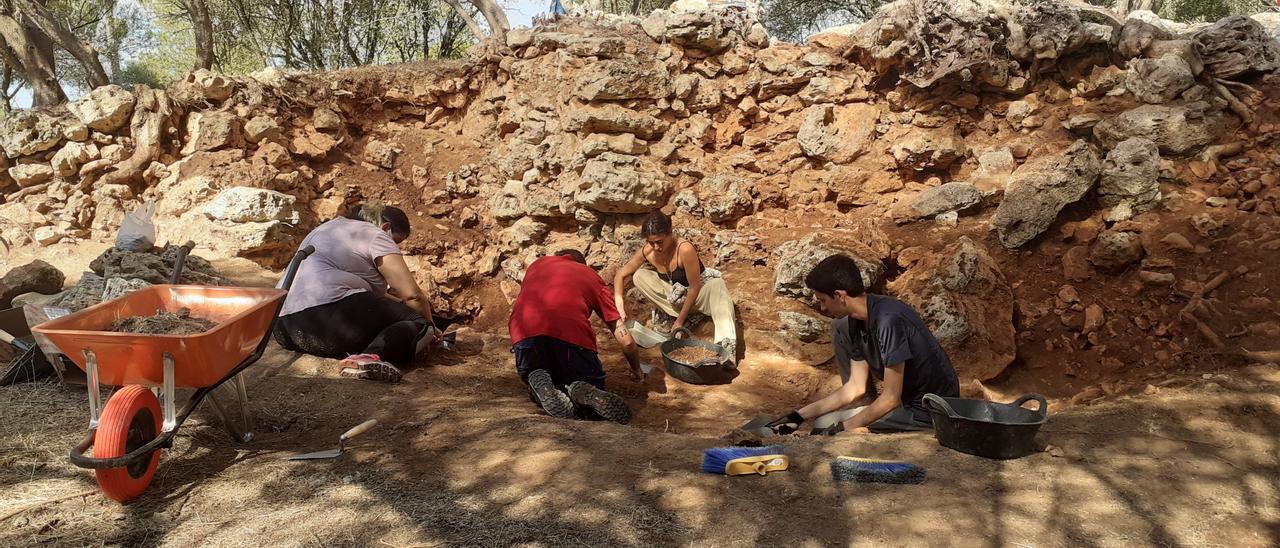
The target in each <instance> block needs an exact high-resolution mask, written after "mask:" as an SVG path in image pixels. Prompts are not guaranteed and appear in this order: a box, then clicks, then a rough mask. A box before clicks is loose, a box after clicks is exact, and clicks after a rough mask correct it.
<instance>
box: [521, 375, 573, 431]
mask: <svg viewBox="0 0 1280 548" xmlns="http://www.w3.org/2000/svg"><path fill="white" fill-rule="evenodd" d="M526 380H527V381H528V382H529V391H530V392H533V399H534V400H535V401H537V402H538V405H540V406H542V410H543V411H546V412H547V414H548V415H551V416H553V417H555V418H557V419H572V418H573V415H574V413H573V402H571V401H569V396H566V395H565V394H564V392H561V391H560V390H559V389H557V388H556V385H555V383H553V382H551V374H550V373H547V371H546V370H545V369H535V370H533V372H532V373H529V376H528V378H527V379H526Z"/></svg>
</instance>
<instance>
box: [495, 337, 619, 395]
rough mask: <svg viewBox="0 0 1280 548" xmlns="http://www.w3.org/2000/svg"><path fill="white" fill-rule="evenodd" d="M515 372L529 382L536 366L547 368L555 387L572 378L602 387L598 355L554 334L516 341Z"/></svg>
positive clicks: (602, 377)
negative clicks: (553, 335) (530, 374)
mask: <svg viewBox="0 0 1280 548" xmlns="http://www.w3.org/2000/svg"><path fill="white" fill-rule="evenodd" d="M512 351H514V352H515V354H516V373H519V374H520V380H522V381H525V382H528V380H527V378H528V377H529V373H532V372H533V371H534V370H535V369H543V370H546V372H547V373H550V374H551V380H552V382H554V383H555V385H556V388H559V389H561V390H564V389H565V387H567V386H569V385H570V384H572V383H573V382H574V381H583V382H586V383H590V384H592V385H594V386H595V387H596V388H599V389H601V390H604V365H603V364H601V363H600V355H599V354H597V353H596V352H594V351H592V350H587V349H586V348H583V347H581V346H577V345H573V344H569V343H567V342H564V341H562V340H560V339H557V338H555V337H548V336H545V335H540V336H537V337H529V338H527V339H525V340H523V341H520V342H518V343H516V344H515V347H514V348H513V349H512Z"/></svg>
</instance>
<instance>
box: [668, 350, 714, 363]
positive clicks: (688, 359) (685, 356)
mask: <svg viewBox="0 0 1280 548" xmlns="http://www.w3.org/2000/svg"><path fill="white" fill-rule="evenodd" d="M667 356H669V357H670V358H671V359H673V360H675V361H678V362H680V363H685V364H695V363H698V362H701V361H702V360H709V359H711V358H715V357H718V356H719V354H716V353H715V352H712V351H710V350H707V349H705V348H702V347H698V346H686V347H683V348H677V349H675V350H673V351H671V352H668V353H667Z"/></svg>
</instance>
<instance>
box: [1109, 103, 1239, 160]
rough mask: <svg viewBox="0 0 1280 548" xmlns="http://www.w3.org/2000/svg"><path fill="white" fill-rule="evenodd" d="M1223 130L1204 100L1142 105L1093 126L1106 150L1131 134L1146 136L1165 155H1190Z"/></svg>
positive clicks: (1219, 117) (1214, 113)
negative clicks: (1171, 104) (1177, 103)
mask: <svg viewBox="0 0 1280 548" xmlns="http://www.w3.org/2000/svg"><path fill="white" fill-rule="evenodd" d="M1221 131H1222V118H1221V116H1219V115H1218V114H1217V113H1216V112H1209V107H1208V105H1207V104H1205V103H1191V104H1188V105H1179V106H1165V105H1142V106H1140V107H1136V108H1133V109H1130V110H1127V111H1125V112H1122V113H1120V115H1118V116H1111V117H1108V118H1106V119H1104V120H1102V121H1101V122H1098V125H1096V126H1094V128H1093V135H1094V137H1097V138H1098V141H1099V142H1101V143H1102V145H1103V146H1104V147H1106V148H1108V149H1110V148H1114V147H1115V146H1116V145H1118V144H1120V142H1121V141H1124V140H1127V139H1130V138H1132V137H1145V138H1147V139H1150V140H1151V141H1152V142H1154V143H1155V144H1156V146H1157V147H1159V149H1160V152H1161V153H1164V154H1173V155H1183V154H1190V153H1193V152H1195V151H1196V150H1199V149H1200V148H1202V147H1204V146H1205V145H1208V144H1209V143H1212V142H1213V141H1214V140H1215V139H1217V136H1218V134H1219V132H1221Z"/></svg>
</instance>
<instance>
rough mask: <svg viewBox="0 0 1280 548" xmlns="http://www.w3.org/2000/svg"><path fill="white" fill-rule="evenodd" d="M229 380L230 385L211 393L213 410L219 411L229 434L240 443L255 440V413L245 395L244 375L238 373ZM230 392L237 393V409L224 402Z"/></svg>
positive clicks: (219, 415)
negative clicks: (230, 407) (223, 399)
mask: <svg viewBox="0 0 1280 548" xmlns="http://www.w3.org/2000/svg"><path fill="white" fill-rule="evenodd" d="M228 382H229V383H230V386H227V385H224V386H223V387H219V389H218V390H215V391H213V392H210V393H209V403H212V404H213V410H214V411H217V413H218V418H220V419H222V426H223V427H224V428H226V430H227V434H230V435H231V439H233V440H235V441H236V442H238V443H249V442H250V441H253V415H252V414H251V413H250V412H249V405H248V399H247V398H246V397H245V389H244V375H243V374H240V375H236V376H235V378H233V379H231V380H230V381H228ZM228 392H231V393H234V394H235V399H236V406H235V407H236V408H237V409H228V407H229V405H226V404H224V403H223V401H222V398H223V397H224V396H226V395H227V393H228ZM233 411H235V413H233ZM237 414H238V415H239V417H238V418H239V420H238V421H237V420H236V419H237V417H236V415H237Z"/></svg>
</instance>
